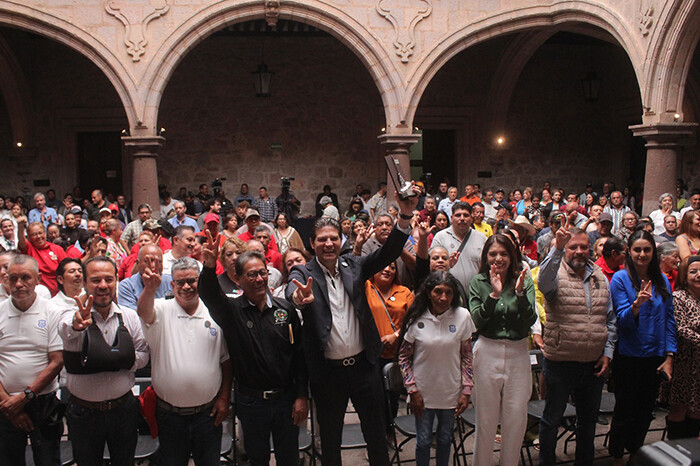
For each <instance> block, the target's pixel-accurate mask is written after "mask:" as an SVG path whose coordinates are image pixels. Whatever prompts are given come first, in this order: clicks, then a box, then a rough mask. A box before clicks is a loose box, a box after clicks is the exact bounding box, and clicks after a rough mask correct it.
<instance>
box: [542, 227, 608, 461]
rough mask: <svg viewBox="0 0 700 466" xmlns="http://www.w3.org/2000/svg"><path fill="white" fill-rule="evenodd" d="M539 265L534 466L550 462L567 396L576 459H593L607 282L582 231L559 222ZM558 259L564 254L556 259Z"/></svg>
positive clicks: (604, 362) (603, 367)
mask: <svg viewBox="0 0 700 466" xmlns="http://www.w3.org/2000/svg"><path fill="white" fill-rule="evenodd" d="M554 246H555V247H554V248H552V250H551V251H550V252H549V254H548V255H547V257H546V258H545V260H544V261H542V264H541V266H540V273H539V276H538V285H539V289H540V291H542V293H543V294H544V297H545V300H546V301H545V310H546V313H547V319H546V322H545V326H544V332H543V336H544V350H543V353H544V357H545V359H544V370H543V373H544V380H545V385H546V394H545V408H544V413H543V415H542V420H541V422H540V465H552V464H554V463H555V462H556V455H555V449H556V442H557V431H558V429H559V426H560V425H561V423H562V417H563V414H564V410H565V409H566V403H567V401H568V399H569V395H570V394H571V395H573V396H574V399H575V400H576V423H577V429H576V461H575V462H576V464H577V465H582V464H593V457H594V448H593V440H594V435H595V428H596V422H597V419H598V411H599V409H600V397H601V393H602V391H603V383H604V380H605V377H604V375H605V374H606V373H607V371H608V367H609V365H610V360H611V359H612V357H613V351H614V349H615V342H616V341H617V329H616V326H615V324H616V319H615V312H614V311H613V305H612V298H611V297H610V290H609V286H608V281H607V279H606V278H605V275H603V272H602V270H601V269H600V267H598V266H597V265H595V264H594V263H593V262H592V261H591V260H590V259H589V250H590V243H589V240H588V236H587V235H586V232H585V231H583V230H581V229H579V228H574V227H572V226H571V225H565V226H562V227H561V228H559V230H558V231H557V233H556V236H555V245H554ZM562 258H563V259H564V260H563V261H562Z"/></svg>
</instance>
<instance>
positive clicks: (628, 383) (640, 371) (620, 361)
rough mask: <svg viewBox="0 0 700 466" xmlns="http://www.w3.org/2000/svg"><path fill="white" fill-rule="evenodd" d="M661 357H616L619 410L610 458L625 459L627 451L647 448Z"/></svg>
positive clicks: (615, 371) (657, 390)
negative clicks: (645, 439)
mask: <svg viewBox="0 0 700 466" xmlns="http://www.w3.org/2000/svg"><path fill="white" fill-rule="evenodd" d="M663 362H664V358H662V357H659V356H654V357H649V358H635V357H630V356H624V355H621V354H616V355H615V358H614V359H613V379H614V380H615V411H614V413H613V419H612V424H611V425H610V448H609V449H610V455H612V457H613V458H622V456H623V455H624V453H625V449H627V451H629V452H630V453H632V454H634V453H636V452H637V450H639V449H640V448H641V447H642V445H644V438H645V437H646V435H647V430H649V424H650V423H651V420H652V412H653V410H654V404H655V403H656V396H657V395H658V393H659V383H660V379H659V376H658V374H657V373H656V368H657V367H659V366H660V365H661V363H663Z"/></svg>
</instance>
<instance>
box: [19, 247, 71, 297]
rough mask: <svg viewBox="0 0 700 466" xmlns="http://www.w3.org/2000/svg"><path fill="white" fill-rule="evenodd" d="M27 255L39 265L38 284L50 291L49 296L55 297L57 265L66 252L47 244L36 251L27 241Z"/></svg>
mask: <svg viewBox="0 0 700 466" xmlns="http://www.w3.org/2000/svg"><path fill="white" fill-rule="evenodd" d="M27 255H28V256H32V257H33V258H34V259H36V261H37V262H38V263H39V272H40V273H41V280H40V282H41V284H42V285H44V286H45V287H46V288H48V289H49V291H51V296H55V295H56V293H58V283H57V282H56V269H57V268H58V263H59V262H61V261H62V260H63V259H65V258H66V251H64V250H63V248H62V247H61V246H59V245H57V244H53V243H49V242H47V243H46V247H44V248H43V249H37V248H35V247H34V245H33V244H32V243H30V242H29V241H27Z"/></svg>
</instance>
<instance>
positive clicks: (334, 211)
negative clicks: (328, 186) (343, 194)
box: [318, 196, 340, 221]
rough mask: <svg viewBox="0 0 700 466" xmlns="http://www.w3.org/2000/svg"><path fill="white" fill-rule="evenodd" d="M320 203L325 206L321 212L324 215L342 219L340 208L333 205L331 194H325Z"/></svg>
mask: <svg viewBox="0 0 700 466" xmlns="http://www.w3.org/2000/svg"><path fill="white" fill-rule="evenodd" d="M318 203H319V204H320V205H321V207H322V208H323V212H322V213H321V216H322V217H329V218H334V219H336V220H338V221H340V212H338V208H337V207H336V206H334V205H333V201H332V200H331V198H330V196H323V197H322V198H321V199H320V200H319V201H318Z"/></svg>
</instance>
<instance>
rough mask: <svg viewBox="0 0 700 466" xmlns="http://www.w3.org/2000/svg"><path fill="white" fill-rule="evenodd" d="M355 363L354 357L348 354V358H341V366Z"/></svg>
mask: <svg viewBox="0 0 700 466" xmlns="http://www.w3.org/2000/svg"><path fill="white" fill-rule="evenodd" d="M354 365H355V357H354V356H350V357H349V358H345V359H343V366H345V367H350V366H354Z"/></svg>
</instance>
